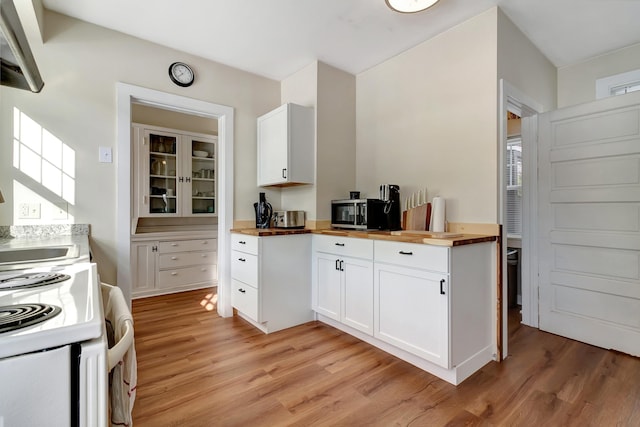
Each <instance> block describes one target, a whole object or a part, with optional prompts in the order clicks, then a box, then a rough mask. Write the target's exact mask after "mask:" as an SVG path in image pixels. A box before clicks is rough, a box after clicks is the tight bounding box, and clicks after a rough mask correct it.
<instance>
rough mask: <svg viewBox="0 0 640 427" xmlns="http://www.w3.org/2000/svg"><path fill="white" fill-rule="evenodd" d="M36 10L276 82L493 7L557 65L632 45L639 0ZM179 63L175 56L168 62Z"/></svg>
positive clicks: (285, 2) (386, 49)
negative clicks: (402, 9) (406, 7)
mask: <svg viewBox="0 0 640 427" xmlns="http://www.w3.org/2000/svg"><path fill="white" fill-rule="evenodd" d="M42 2H43V4H44V6H45V8H47V9H50V10H53V11H55V12H59V13H62V14H64V15H68V16H71V17H74V18H77V19H81V20H83V21H87V22H90V23H93V24H96V25H100V26H103V27H106V28H110V29H113V30H116V31H120V32H122V33H126V34H130V35H132V36H135V37H139V38H141V39H144V40H149V41H152V42H155V43H158V44H160V45H164V46H167V47H170V48H174V49H177V50H180V51H183V52H187V53H189V54H193V55H197V56H200V57H203V58H206V59H209V60H212V61H216V62H219V63H223V64H226V65H229V66H232V67H235V68H238V69H241V70H245V71H249V72H252V73H255V74H258V75H262V76H265V77H268V78H272V79H276V80H282V79H284V78H286V77H288V76H290V75H291V74H293V73H295V72H296V71H298V70H300V69H302V68H303V67H305V66H306V65H308V64H310V63H311V62H312V61H314V60H316V59H317V60H320V61H322V62H325V63H327V64H330V65H332V66H334V67H337V68H340V69H342V70H344V71H347V72H349V73H352V74H359V73H360V72H362V71H365V70H367V69H368V68H371V67H373V66H375V65H377V64H379V63H381V62H384V61H385V60H387V59H388V58H390V57H393V56H395V55H397V54H399V53H400V52H403V51H405V50H407V49H409V48H411V47H413V46H415V45H417V44H419V43H421V42H423V41H425V40H428V39H430V38H432V37H434V36H436V35H437V34H439V33H441V32H443V31H446V30H447V29H449V28H451V27H453V26H455V25H457V24H459V23H461V22H464V21H465V20H467V19H469V18H471V17H473V16H476V15H478V14H479V13H481V12H483V11H485V10H487V9H489V8H491V7H493V6H496V5H498V6H500V8H501V9H502V10H503V11H504V12H505V13H506V15H507V16H508V17H509V18H510V19H511V20H512V21H513V23H514V24H515V25H516V26H518V28H520V30H521V31H522V32H523V33H524V34H525V35H526V36H527V37H528V38H529V39H530V40H531V41H532V42H533V43H534V44H535V45H536V46H537V47H538V48H539V49H540V50H541V51H542V53H543V54H544V55H545V56H546V57H547V58H548V59H549V60H550V61H551V62H552V63H553V64H554V65H556V66H557V67H562V66H565V65H570V64H574V63H577V62H580V61H583V60H585V59H588V58H591V57H594V56H597V55H601V54H603V53H605V52H608V51H611V50H615V49H619V48H622V47H626V46H629V45H632V44H636V43H640V25H639V24H638V21H639V19H640V0H560V1H559V0H440V2H439V3H437V4H436V5H435V6H433V7H431V8H430V9H428V10H426V11H424V12H420V13H416V14H400V13H396V12H393V11H391V10H390V9H389V8H388V7H387V6H386V4H385V2H384V0H233V1H232V0H181V1H175V0H135V1H131V0H110V1H104V0H42ZM176 59H178V60H179V59H180V58H176Z"/></svg>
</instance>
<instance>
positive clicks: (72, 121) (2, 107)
mask: <svg viewBox="0 0 640 427" xmlns="http://www.w3.org/2000/svg"><path fill="white" fill-rule="evenodd" d="M44 17H45V29H46V32H45V43H44V45H43V44H41V43H37V41H33V40H31V39H30V42H31V43H32V49H33V51H34V56H35V58H36V61H37V63H38V66H39V68H40V72H41V74H42V76H43V79H44V81H45V87H44V89H43V91H42V92H41V93H39V94H33V93H30V92H26V91H21V90H16V89H12V88H7V87H5V86H1V87H0V142H1V143H0V189H2V193H3V195H4V197H5V199H6V200H7V203H4V204H1V205H0V224H14V223H15V219H14V216H13V209H14V204H15V203H16V202H17V201H18V200H19V199H20V197H22V196H21V195H20V194H15V193H14V192H13V190H12V188H13V185H14V182H17V183H19V184H20V185H24V186H27V187H28V188H32V189H33V191H34V193H35V195H36V197H42V198H45V199H51V200H54V201H60V200H61V199H60V198H59V197H58V196H56V195H55V194H54V193H52V192H50V191H47V190H46V189H44V188H43V186H42V185H40V184H39V183H37V182H34V181H33V180H30V179H29V178H28V177H26V176H24V175H23V174H22V173H21V172H19V171H17V170H15V169H14V168H13V167H12V158H13V150H12V143H11V141H12V128H13V125H12V124H13V111H14V107H15V108H18V109H19V110H20V111H22V112H23V113H25V114H27V115H28V116H29V117H30V118H31V119H33V120H34V121H35V122H37V123H38V124H39V125H40V126H42V127H43V128H44V129H46V130H47V131H48V132H50V133H51V134H52V135H54V136H55V137H56V138H58V139H60V140H61V141H62V142H63V143H64V144H66V145H68V146H69V147H70V148H71V149H73V150H74V151H75V156H76V170H75V183H76V191H75V200H76V203H75V204H74V205H70V208H69V210H70V213H71V215H72V216H73V221H74V222H76V223H89V224H91V234H92V241H91V243H92V249H93V252H94V256H95V257H96V261H97V262H98V265H99V272H100V275H101V278H102V279H103V280H105V281H108V282H112V283H115V277H116V273H115V269H116V254H115V248H116V244H115V229H116V224H115V217H116V216H115V213H116V208H117V207H116V204H115V201H116V194H115V191H116V190H115V188H116V175H115V164H113V163H111V164H109V163H98V147H99V146H107V147H112V148H113V149H114V159H115V158H116V153H115V147H116V88H115V84H116V82H126V83H130V84H134V85H138V86H142V87H147V88H152V89H155V90H160V91H165V92H169V93H175V94H179V95H182V96H187V97H191V98H195V99H201V100H204V101H209V102H213V103H217V104H222V105H228V106H231V107H233V108H234V109H235V129H234V132H235V142H234V158H235V163H234V174H235V176H234V179H235V215H234V216H235V218H247V219H251V218H253V216H254V215H253V206H252V203H253V201H255V200H256V198H257V193H258V188H257V185H256V160H255V159H256V117H257V116H258V115H260V114H263V113H264V112H266V111H268V110H270V109H272V108H274V107H275V106H277V105H279V101H280V83H279V82H276V81H273V80H270V79H266V78H263V77H259V76H256V75H253V74H250V73H246V72H243V71H240V70H237V69H234V68H231V67H228V66H224V65H221V64H217V63H214V62H211V61H208V60H204V59H202V58H199V57H195V56H191V55H188V54H186V53H183V52H179V51H175V50H172V49H168V48H165V47H161V46H158V45H155V44H153V43H149V42H146V41H143V40H140V39H136V38H133V37H130V36H126V35H124V34H121V33H118V32H114V31H111V30H107V29H105V28H102V27H98V26H95V25H92V24H88V23H85V22H82V21H78V20H75V19H72V18H69V17H66V16H63V15H59V14H56V13H52V12H48V11H45V15H44ZM214 42H216V41H212V43H214ZM219 42H221V43H222V42H224V41H219ZM177 60H180V61H184V62H187V63H189V64H190V65H192V67H193V68H194V70H195V73H196V82H195V83H194V85H193V86H191V87H189V88H180V87H178V86H176V85H174V84H173V83H171V82H170V80H169V76H168V72H167V70H168V67H169V64H171V63H172V62H174V61H177ZM42 221H43V222H51V221H45V220H44V219H43V220H42Z"/></svg>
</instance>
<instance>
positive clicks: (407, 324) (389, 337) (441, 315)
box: [374, 263, 450, 369]
mask: <svg viewBox="0 0 640 427" xmlns="http://www.w3.org/2000/svg"><path fill="white" fill-rule="evenodd" d="M447 280H448V279H447V276H446V275H439V274H435V273H429V272H426V271H423V270H416V269H411V268H406V267H399V266H396V265H390V264H380V263H376V264H375V266H374V300H375V307H376V308H377V310H376V311H375V320H374V329H375V331H374V336H375V337H376V338H379V339H380V340H382V341H385V342H387V343H389V344H392V345H395V346H396V347H399V348H401V349H403V350H406V351H408V352H410V353H413V354H415V355H417V356H420V357H422V358H424V359H426V360H429V361H431V362H433V363H435V364H437V365H440V366H442V367H444V368H447V369H449V368H450V366H449V339H448V337H449V318H448V317H449V299H448V298H449V295H448V293H449V292H448V283H447ZM441 281H442V283H441ZM441 290H442V293H441Z"/></svg>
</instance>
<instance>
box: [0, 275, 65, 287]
mask: <svg viewBox="0 0 640 427" xmlns="http://www.w3.org/2000/svg"><path fill="white" fill-rule="evenodd" d="M70 278H71V276H69V275H68V274H59V273H26V274H20V275H19V276H11V277H7V278H6V279H0V290H6V289H20V288H35V287H37V286H45V285H51V284H54V283H58V282H62V281H64V280H67V279H70Z"/></svg>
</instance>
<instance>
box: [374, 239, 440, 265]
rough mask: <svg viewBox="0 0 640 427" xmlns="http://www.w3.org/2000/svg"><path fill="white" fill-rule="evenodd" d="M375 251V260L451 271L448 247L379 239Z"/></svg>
mask: <svg viewBox="0 0 640 427" xmlns="http://www.w3.org/2000/svg"><path fill="white" fill-rule="evenodd" d="M375 252H376V257H375V262H384V263H388V264H396V265H402V266H405V267H413V268H420V269H423V270H431V271H439V272H442V273H449V248H446V247H441V246H430V245H422V244H417V243H401V242H390V241H380V240H377V241H376V242H375Z"/></svg>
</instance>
